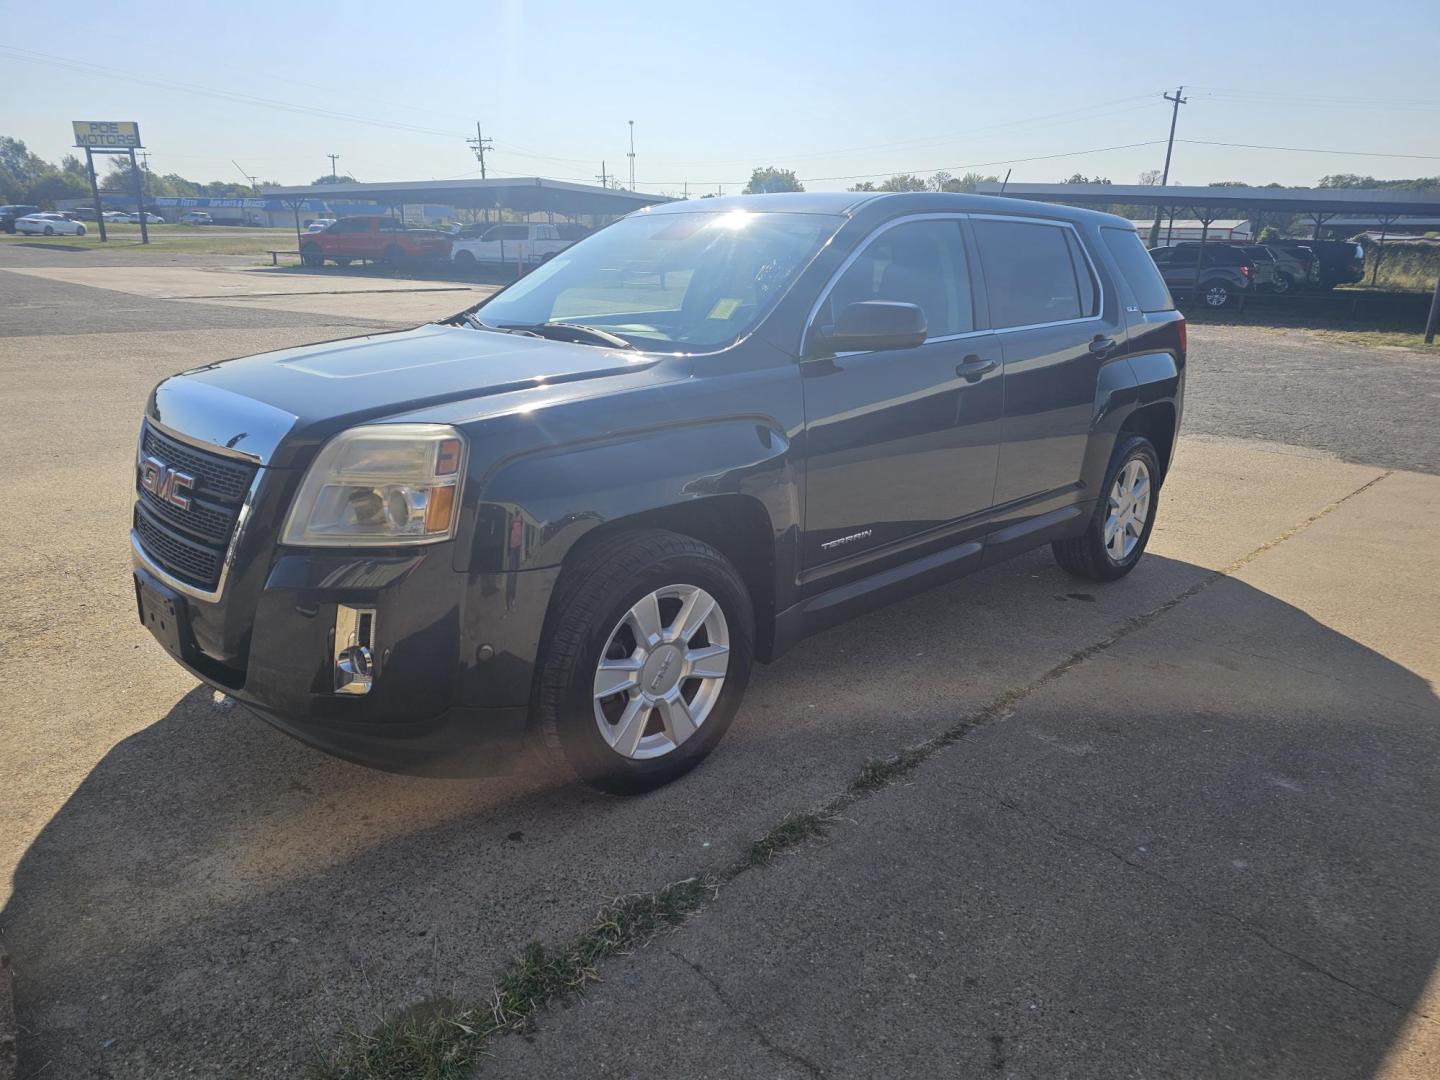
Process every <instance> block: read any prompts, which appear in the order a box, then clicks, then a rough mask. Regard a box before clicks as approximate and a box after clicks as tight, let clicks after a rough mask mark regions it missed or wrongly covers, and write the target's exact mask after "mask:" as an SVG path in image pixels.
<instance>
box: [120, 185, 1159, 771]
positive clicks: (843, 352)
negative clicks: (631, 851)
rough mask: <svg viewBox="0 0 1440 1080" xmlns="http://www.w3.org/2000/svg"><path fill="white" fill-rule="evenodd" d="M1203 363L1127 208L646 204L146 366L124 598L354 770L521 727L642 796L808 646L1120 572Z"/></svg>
mask: <svg viewBox="0 0 1440 1080" xmlns="http://www.w3.org/2000/svg"><path fill="white" fill-rule="evenodd" d="M1184 372H1185V323H1184V321H1183V320H1182V318H1181V317H1180V315H1179V313H1178V312H1176V310H1175V306H1174V304H1173V303H1172V302H1171V299H1170V294H1169V292H1168V291H1167V290H1166V288H1165V283H1164V282H1163V280H1162V279H1161V277H1160V274H1159V273H1157V271H1156V269H1155V266H1154V264H1153V263H1152V262H1151V260H1150V257H1149V255H1147V254H1146V252H1145V249H1144V247H1143V246H1142V245H1141V243H1140V240H1139V238H1138V236H1137V235H1136V233H1135V230H1134V228H1133V227H1132V226H1131V225H1130V224H1129V223H1128V222H1126V221H1124V220H1123V219H1121V218H1117V217H1112V216H1110V215H1108V214H1101V213H1095V212H1091V211H1086V210H1077V209H1070V208H1065V207H1058V206H1044V205H1037V204H1035V203H1030V202H1019V201H1012V200H1007V199H1000V198H990V197H983V196H966V195H958V194H924V193H914V194H908V193H907V194H884V195H872V194H854V193H817V194H794V195H761V196H748V197H737V198H730V199H715V200H709V199H707V200H705V201H703V202H701V201H698V200H697V201H694V202H676V203H670V204H665V205H661V206H656V207H651V208H649V209H646V210H641V211H638V212H636V213H634V214H632V215H630V216H629V217H627V218H624V219H622V220H621V221H619V222H618V223H616V224H614V225H612V226H610V227H608V228H606V229H603V230H601V231H600V232H598V233H596V234H595V235H593V236H591V237H588V238H587V239H585V240H582V241H581V242H579V243H578V244H576V245H574V246H573V247H571V248H569V249H568V250H566V251H564V252H562V253H561V254H559V255H557V256H556V257H555V258H553V259H551V260H550V261H549V262H547V263H545V264H544V265H543V266H541V267H540V268H538V269H537V270H535V271H534V272H533V273H531V274H529V275H528V276H525V277H522V278H520V279H519V280H518V281H516V282H515V283H514V284H513V285H511V286H509V287H508V288H506V289H504V290H502V291H501V292H499V293H497V294H496V295H494V296H492V297H490V298H489V299H488V300H486V301H484V302H483V303H481V304H479V305H477V306H476V307H474V308H471V309H469V310H467V311H463V312H460V313H459V314H457V315H455V316H453V317H450V318H447V319H444V320H442V321H441V322H438V323H435V324H431V325H426V326H421V327H418V328H416V329H413V330H407V331H403V332H399V333H388V334H375V335H371V336H367V337H359V338H352V339H349V340H345V341H336V342H332V343H330V344H325V345H312V346H306V347H302V348H296V349H287V350H284V351H281V352H275V353H268V354H265V355H261V356H251V357H246V358H243V359H238V360H231V361H228V362H225V363H220V364H208V365H206V366H203V367H199V368H196V369H194V370H192V371H188V372H185V373H183V374H181V375H177V376H175V377H173V378H169V379H166V380H165V381H164V382H162V383H161V384H160V385H159V386H157V387H156V388H155V390H154V392H153V393H152V395H151V397H150V400H149V403H148V405H147V408H146V415H145V419H144V422H143V424H142V425H141V431H140V443H139V453H138V460H137V462H136V475H135V491H136V499H135V506H134V518H133V532H132V533H131V545H132V549H133V555H134V576H135V590H136V597H137V600H138V605H139V613H140V619H141V621H142V622H143V623H144V624H145V625H146V626H147V627H148V628H149V629H150V630H151V631H152V633H153V634H154V636H155V637H156V638H157V639H158V640H159V641H160V642H161V644H162V645H163V646H164V647H165V648H166V649H168V650H169V652H170V653H171V654H172V655H173V656H174V657H175V659H176V660H177V661H179V662H180V663H181V664H183V665H184V666H185V667H186V668H187V670H189V671H190V672H192V673H193V674H194V675H196V676H197V677H198V678H200V679H203V680H204V681H205V682H207V683H209V684H210V685H211V686H213V687H215V688H217V689H218V690H221V691H223V692H224V693H226V694H229V695H232V696H233V697H234V698H235V699H237V700H239V701H240V702H242V703H244V704H245V705H246V706H248V707H249V708H250V709H251V710H252V711H254V712H255V713H257V714H259V715H260V716H261V717H263V718H265V719H266V720H268V721H270V722H271V723H273V724H275V725H277V726H278V727H280V728H282V729H284V730H285V731H287V732H290V733H291V734H293V735H296V736H298V737H299V738H301V739H303V740H305V741H306V742H309V743H312V744H314V745H316V746H319V747H322V748H324V749H326V750H329V751H331V752H333V753H336V754H340V755H342V756H345V757H348V758H351V759H353V760H356V761H360V762H364V763H366V764H369V765H373V766H377V767H382V768H390V769H400V770H412V771H428V772H431V773H435V774H442V775H473V774H477V773H481V772H484V771H486V770H487V769H488V768H489V767H490V766H491V765H492V763H494V762H495V761H497V760H503V757H504V755H503V750H504V749H506V748H507V747H508V745H510V744H514V743H515V742H517V741H519V740H522V739H526V738H530V737H534V738H536V739H538V740H539V741H541V742H543V743H544V744H545V745H547V746H549V747H552V748H555V749H556V750H558V751H560V752H562V753H563V755H564V757H565V758H566V759H568V761H569V762H570V763H571V765H573V766H574V768H575V770H576V771H577V772H578V773H579V774H580V776H581V777H583V778H584V779H586V780H587V781H589V782H591V783H593V784H596V785H598V786H601V787H604V788H607V789H609V790H613V791H626V792H629V791H639V790H643V789H646V788H650V787H653V786H655V785H657V784H661V783H664V782H665V781H667V780H669V779H672V778H673V777H675V776H678V775H680V774H681V773H683V772H685V771H686V770H687V769H689V768H691V767H692V766H693V765H695V764H696V762H698V761H699V760H700V759H701V758H703V757H704V756H705V755H706V754H707V753H709V751H710V750H711V749H713V748H714V746H715V745H716V743H717V742H719V740H720V738H721V736H722V735H723V734H724V732H725V729H726V727H727V726H728V725H729V724H730V722H731V720H732V719H733V718H734V716H735V714H736V711H737V709H739V707H740V702H741V698H742V696H743V695H744V692H745V684H746V681H747V679H748V678H749V675H750V669H751V665H752V662H754V661H756V660H760V661H769V660H773V659H774V658H776V657H778V656H780V655H781V654H782V653H784V652H785V651H786V649H788V648H790V647H791V646H792V645H794V644H795V643H796V642H797V641H799V640H800V639H801V638H803V637H804V636H806V635H807V634H812V633H815V632H816V631H818V630H821V629H823V628H825V627H828V626H832V625H834V624H835V623H838V622H840V621H842V620H844V619H847V618H850V617H851V616H853V615H855V614H857V613H859V612H861V611H864V610H866V609H868V608H871V607H874V606H876V605H879V604H882V603H885V602H888V601H891V600H894V599H896V598H897V597H901V596H905V595H907V594H909V593H913V592H915V591H917V590H921V589H925V588H928V587H930V586H933V585H935V584H937V583H939V582H942V581H947V580H949V579H952V578H955V577H959V576H960V575H963V574H966V573H969V572H971V571H973V570H976V569H979V568H980V567H982V566H987V565H990V564H992V563H995V562H998V561H1000V560H1002V559H1007V558H1009V557H1011V556H1012V555H1016V554H1018V553H1020V552H1023V551H1026V550H1028V549H1031V548H1034V547H1036V546H1039V545H1043V544H1049V545H1051V547H1052V549H1053V551H1054V553H1055V557H1056V558H1057V559H1058V561H1059V563H1060V565H1061V566H1062V567H1063V568H1064V569H1065V570H1067V571H1069V572H1071V573H1072V574H1076V575H1080V576H1082V577H1086V578H1090V579H1094V580H1098V581H1111V580H1114V579H1116V578H1120V577H1123V576H1124V575H1125V574H1127V573H1129V572H1130V571H1131V570H1132V569H1133V568H1134V567H1135V564H1136V562H1137V561H1138V560H1139V559H1140V556H1141V553H1142V552H1143V551H1144V550H1145V545H1146V542H1147V540H1148V538H1149V536H1150V530H1151V529H1152V527H1153V526H1154V524H1155V516H1156V510H1157V506H1158V501H1159V495H1160V489H1161V484H1162V483H1163V481H1164V478H1165V474H1166V471H1167V469H1168V468H1169V465H1170V462H1171V457H1172V454H1173V452H1174V448H1175V435H1176V430H1177V427H1178V424H1179V421H1180V416H1181V404H1182V398H1183V388H1184Z"/></svg>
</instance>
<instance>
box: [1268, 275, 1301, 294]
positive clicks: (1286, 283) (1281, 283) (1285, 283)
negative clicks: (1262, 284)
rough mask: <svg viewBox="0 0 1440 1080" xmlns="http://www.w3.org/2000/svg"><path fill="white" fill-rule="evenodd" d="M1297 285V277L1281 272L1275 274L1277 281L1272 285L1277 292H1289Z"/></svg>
mask: <svg viewBox="0 0 1440 1080" xmlns="http://www.w3.org/2000/svg"><path fill="white" fill-rule="evenodd" d="M1294 287H1295V279H1294V278H1292V277H1291V276H1290V275H1289V274H1285V273H1279V274H1276V275H1275V283H1274V284H1273V285H1272V286H1271V288H1273V289H1274V290H1275V291H1276V292H1277V293H1279V294H1282V295H1283V294H1284V293H1288V292H1289V291H1290V290H1291V289H1293V288H1294Z"/></svg>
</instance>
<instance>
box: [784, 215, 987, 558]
mask: <svg viewBox="0 0 1440 1080" xmlns="http://www.w3.org/2000/svg"><path fill="white" fill-rule="evenodd" d="M962 229H963V226H962V222H961V219H960V218H958V217H955V216H950V217H934V216H927V217H921V218H910V219H902V220H901V221H898V222H895V223H893V224H891V225H889V226H882V228H881V229H879V230H877V231H876V232H875V233H874V234H873V235H872V236H871V237H870V238H869V239H868V240H867V241H866V242H865V245H864V247H862V248H861V249H860V250H859V251H858V252H857V253H856V254H855V255H853V256H852V257H851V259H850V260H849V262H848V263H847V265H846V267H845V268H844V269H843V270H842V271H841V272H840V274H839V276H838V277H837V278H836V279H835V281H834V282H833V283H832V284H831V286H830V289H829V293H828V295H826V296H825V297H824V298H823V299H822V301H821V303H820V305H819V307H818V308H817V311H816V315H815V318H814V320H813V322H812V327H813V328H814V329H818V330H820V331H823V330H824V329H825V328H826V327H827V326H829V325H831V324H833V322H834V320H835V318H837V317H838V315H839V313H840V311H841V310H842V309H843V308H844V307H845V305H847V304H850V303H854V302H857V301H862V300H888V301H899V302H903V303H909V304H915V305H917V306H918V307H919V308H920V309H921V310H922V311H923V312H924V313H925V319H926V324H927V338H926V340H925V341H924V342H923V343H922V344H921V345H919V346H917V347H915V348H910V349H895V350H887V351H881V352H856V353H840V354H838V355H836V354H832V355H828V356H816V357H814V358H811V359H806V360H805V361H804V362H803V363H802V365H801V373H802V376H803V378H802V384H803V386H804V394H805V418H806V430H805V451H806V480H805V541H804V559H805V567H806V576H807V577H808V578H810V580H811V581H812V582H814V581H816V580H817V579H818V578H822V577H823V578H825V579H826V586H827V587H828V586H829V585H831V584H834V577H835V575H834V574H832V573H829V572H827V571H826V570H825V569H823V568H825V567H828V566H830V565H831V564H835V566H836V567H837V568H840V569H842V570H844V571H849V570H852V569H853V570H854V571H855V572H856V576H863V575H864V574H865V573H871V572H875V571H876V570H878V569H881V568H883V567H884V566H885V565H887V564H888V563H889V562H891V561H895V562H898V561H903V560H904V559H906V558H910V557H913V555H914V554H915V546H914V545H913V544H910V543H906V541H911V540H916V541H917V542H918V543H921V544H923V543H926V542H927V541H928V540H929V539H930V538H927V537H925V536H924V535H923V534H927V533H930V534H933V539H934V540H935V542H936V544H937V546H944V545H945V543H946V542H947V538H949V539H950V540H953V537H954V530H949V529H945V528H944V526H947V525H950V524H951V523H954V522H959V521H961V520H962V519H966V518H971V517H974V516H976V515H983V513H984V512H985V511H987V510H988V509H989V508H990V506H991V502H992V498H993V495H994V490H995V473H996V466H997V462H998V460H999V445H1000V424H1001V412H1002V405H1003V401H1002V397H1001V375H1002V370H1001V362H1000V361H1001V357H1000V349H999V345H998V344H997V342H996V339H995V336H994V335H993V334H992V333H990V332H989V331H988V330H979V329H977V328H976V327H977V320H976V311H975V304H974V300H973V292H972V287H971V273H970V263H971V260H970V258H969V257H968V256H967V250H966V242H965V236H964V233H963V231H962Z"/></svg>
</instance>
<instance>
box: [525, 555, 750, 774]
mask: <svg viewBox="0 0 1440 1080" xmlns="http://www.w3.org/2000/svg"><path fill="white" fill-rule="evenodd" d="M667 591H669V593H670V595H664V594H666V593H667ZM657 595H658V596H659V599H658V600H656V601H655V604H654V608H653V614H652V616H651V618H649V619H648V620H647V621H648V623H649V625H650V626H651V627H652V628H655V629H658V630H659V631H660V633H659V635H658V636H652V637H649V638H648V641H649V645H650V647H649V648H648V649H647V648H646V647H645V646H644V645H643V644H642V643H641V640H640V633H641V630H640V625H641V624H640V622H639V621H637V620H636V618H635V614H634V612H635V611H636V610H638V609H642V608H644V607H645V604H646V601H647V600H649V599H651V598H654V597H657ZM705 598H709V599H711V600H713V601H714V607H713V608H710V609H706V608H703V607H699V605H702V604H704V602H705ZM677 609H678V610H677ZM697 609H698V610H704V611H707V612H708V614H707V615H706V616H705V617H704V618H703V619H701V620H700V621H698V622H695V623H694V624H693V625H692V626H691V631H690V635H689V637H688V643H685V644H671V642H672V641H675V642H681V641H682V639H680V638H678V637H676V633H677V627H678V625H679V624H680V623H681V621H682V619H681V616H682V615H686V614H687V613H688V614H689V615H691V616H693V615H694V614H695V613H696V611H697ZM717 616H718V617H717ZM754 625H755V620H754V612H753V609H752V607H751V603H750V596H749V593H748V592H747V590H746V588H745V583H744V582H743V581H742V580H741V578H740V575H739V574H738V573H737V572H736V571H735V568H734V567H733V566H731V565H730V563H729V562H728V561H727V560H726V559H725V557H724V556H723V555H721V554H720V553H719V552H718V551H716V550H715V549H714V548H712V547H710V545H708V544H705V543H702V542H701V541H699V540H695V539H693V538H691V537H688V536H681V535H679V534H678V533H672V532H664V531H661V530H658V529H654V530H650V529H647V530H643V531H639V530H637V531H635V532H627V533H620V534H617V535H616V536H614V537H612V538H609V539H606V540H603V541H600V542H599V543H597V544H596V545H595V547H593V548H592V549H591V550H590V551H588V552H587V553H585V554H584V555H582V556H581V558H580V560H579V561H578V562H577V563H576V564H575V565H574V566H572V567H569V568H567V569H566V571H565V573H564V575H563V576H562V577H561V579H560V583H559V585H558V586H557V588H556V591H555V595H554V597H553V599H552V600H551V605H550V614H549V616H548V617H547V621H546V628H545V635H544V638H543V640H542V643H541V650H540V662H539V666H538V670H537V673H536V688H537V693H536V698H535V706H534V709H535V715H534V719H535V721H536V723H537V726H538V727H539V729H540V731H541V734H542V735H543V737H544V740H545V745H546V747H547V749H548V750H550V751H551V752H552V753H553V752H558V753H559V755H560V756H563V758H564V759H565V761H566V762H567V763H568V764H569V766H570V767H571V768H572V769H573V770H574V772H575V773H576V775H577V776H579V778H580V779H581V780H583V781H584V782H585V783H587V784H590V785H591V786H592V787H596V788H599V789H600V790H602V791H608V792H611V793H612V794H617V795H633V794H638V793H639V792H643V791H649V790H651V789H653V788H657V787H659V786H661V785H662V784H667V783H669V782H670V781H671V780H674V779H676V778H677V777H680V776H683V775H684V774H685V773H687V772H689V771H690V770H691V769H693V768H694V767H695V766H696V765H698V764H699V763H700V762H701V761H702V760H703V759H704V758H705V756H706V755H707V754H709V753H710V751H711V750H713V749H714V748H715V746H716V744H717V743H719V741H720V739H721V737H722V736H723V735H724V734H725V731H726V729H727V728H728V727H729V726H730V722H731V721H732V720H733V719H734V718H735V713H736V711H737V710H738V708H739V706H740V699H741V698H742V697H743V696H744V694H745V686H746V684H747V683H748V682H749V678H750V667H751V663H752V662H753V659H754ZM697 643H698V644H697ZM726 647H728V652H721V653H720V654H719V655H710V656H707V657H706V658H705V659H703V660H702V659H699V657H700V656H701V654H703V653H705V652H706V651H707V650H708V651H709V652H710V653H711V654H714V653H715V652H716V650H717V649H719V650H723V649H725V648H726ZM602 660H605V661H606V662H607V667H606V669H605V670H603V671H602V669H601V666H600V665H601V661H602ZM657 661H659V663H658V664H657ZM676 661H679V664H680V665H681V666H679V667H678V668H677V667H676V666H675V662H676ZM630 664H635V665H638V666H637V667H635V668H633V669H631V668H629V667H628V665H630ZM690 664H694V665H696V666H695V667H694V668H693V669H692V668H691V667H690V666H687V665H690ZM701 664H708V665H709V668H708V669H702V668H701V667H700V666H699V665H701ZM690 670H697V671H699V670H709V672H710V674H711V675H712V676H713V675H714V674H715V673H716V672H717V671H718V673H719V677H718V679H717V678H715V677H696V678H690V677H689V676H688V673H689V671H690ZM602 676H603V677H604V678H605V679H606V680H607V682H609V683H612V684H613V685H615V686H616V687H617V689H616V690H615V691H614V692H613V693H611V694H605V695H602V696H601V697H598V698H597V697H596V693H595V691H596V687H597V684H599V680H600V679H601V678H602ZM657 687H659V688H660V689H659V690H658V692H657V691H656V688H657ZM652 695H658V696H652ZM662 697H663V698H665V699H666V700H665V701H664V702H662V703H661V704H660V705H652V704H651V701H652V700H660V698H662ZM682 699H683V700H684V701H685V704H684V708H683V709H680V708H678V707H677V703H678V701H679V700H682ZM691 721H694V723H693V726H688V727H687V725H690V724H691Z"/></svg>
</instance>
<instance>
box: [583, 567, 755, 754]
mask: <svg viewBox="0 0 1440 1080" xmlns="http://www.w3.org/2000/svg"><path fill="white" fill-rule="evenodd" d="M729 663H730V628H729V625H728V624H727V623H726V621H725V613H724V611H722V610H721V608H720V605H719V603H718V602H717V601H716V600H715V598H714V597H713V596H711V595H710V594H709V593H708V592H706V591H705V590H704V589H701V588H699V587H697V586H694V585H667V586H665V587H664V588H660V589H656V590H655V591H654V592H651V593H648V594H646V595H645V596H643V597H641V598H640V599H639V600H637V601H636V602H635V604H634V605H633V606H632V607H631V608H630V610H629V611H627V612H626V613H625V615H624V617H623V618H621V620H620V621H619V622H618V623H616V625H615V628H614V629H613V630H611V631H610V636H609V638H608V639H607V640H606V642H605V648H604V650H603V651H602V652H601V654H600V661H599V663H598V664H597V665H596V669H595V678H594V682H593V685H592V692H593V697H594V703H595V723H596V726H597V727H598V728H599V729H600V734H601V736H602V737H603V738H604V739H605V742H606V743H607V744H608V745H609V746H610V748H611V749H612V750H614V751H615V752H616V753H617V754H619V755H620V756H621V757H626V758H631V759H633V760H637V761H638V760H645V759H647V758H657V757H663V756H664V755H665V754H668V753H671V752H672V751H673V750H675V749H676V748H677V747H679V746H681V745H682V744H684V743H685V741H686V740H688V739H690V738H691V737H692V736H694V735H695V733H696V732H697V731H698V730H699V729H700V726H701V725H702V724H704V723H705V720H706V718H707V717H708V716H709V715H710V713H711V712H712V711H713V710H714V708H715V702H716V701H717V700H718V699H719V697H720V690H721V687H722V686H724V683H725V674H726V672H727V670H728V669H729Z"/></svg>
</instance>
